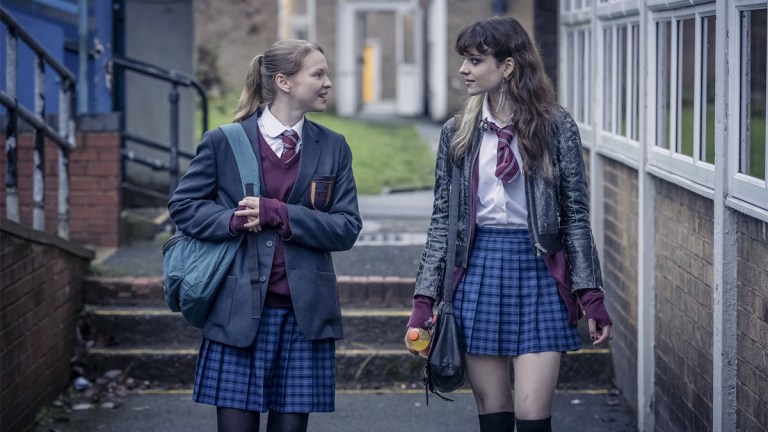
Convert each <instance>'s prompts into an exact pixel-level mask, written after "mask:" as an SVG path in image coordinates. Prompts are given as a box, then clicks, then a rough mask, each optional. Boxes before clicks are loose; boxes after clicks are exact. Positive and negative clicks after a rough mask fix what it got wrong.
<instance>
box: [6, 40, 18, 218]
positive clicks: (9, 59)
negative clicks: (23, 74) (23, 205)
mask: <svg viewBox="0 0 768 432" xmlns="http://www.w3.org/2000/svg"><path fill="white" fill-rule="evenodd" d="M5 47H6V54H5V87H6V91H7V92H8V97H10V98H11V99H13V100H16V72H17V71H16V68H17V67H18V65H17V61H16V59H17V47H18V40H17V38H16V33H15V32H14V31H13V30H11V29H9V30H8V34H7V35H6V38H5ZM17 132H18V118H17V116H16V108H10V107H9V108H8V123H7V125H6V128H5V161H6V166H5V214H6V217H7V218H8V219H9V220H12V221H14V222H19V193H18V185H19V176H18V166H17V163H18V148H17V145H16V144H17Z"/></svg>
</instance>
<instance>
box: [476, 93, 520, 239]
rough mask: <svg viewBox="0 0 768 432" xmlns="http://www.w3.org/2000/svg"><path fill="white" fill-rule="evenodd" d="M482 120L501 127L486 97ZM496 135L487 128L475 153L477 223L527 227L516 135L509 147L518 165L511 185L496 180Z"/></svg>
mask: <svg viewBox="0 0 768 432" xmlns="http://www.w3.org/2000/svg"><path fill="white" fill-rule="evenodd" d="M482 115H483V119H485V120H487V121H488V122H491V123H494V124H496V126H498V127H500V128H501V127H504V126H505V125H503V124H498V122H497V121H496V120H495V119H494V117H493V116H492V115H491V112H490V110H489V108H488V95H486V96H485V100H484V101H483V113H482ZM498 142H499V140H498V137H497V136H496V132H494V131H492V130H491V129H488V130H486V131H484V132H483V141H482V143H481V144H480V153H479V154H478V169H479V173H478V185H477V215H476V216H477V224H478V225H482V226H498V227H511V226H514V227H520V228H527V227H528V221H527V217H528V208H527V206H526V203H525V175H524V172H523V171H522V168H523V159H522V158H521V157H520V149H519V148H518V140H517V135H515V137H514V138H513V139H512V142H511V143H510V147H511V148H512V152H513V153H514V154H515V157H516V158H517V161H518V163H519V164H520V170H521V172H520V176H519V177H518V178H517V179H515V181H513V182H512V183H510V184H504V183H503V182H502V181H501V180H499V179H498V177H496V151H497V148H498Z"/></svg>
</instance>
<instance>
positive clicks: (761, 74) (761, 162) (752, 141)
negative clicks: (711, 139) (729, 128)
mask: <svg viewBox="0 0 768 432" xmlns="http://www.w3.org/2000/svg"><path fill="white" fill-rule="evenodd" d="M765 28H766V10H765V9H762V10H753V11H744V12H742V13H741V34H742V35H741V40H742V49H741V64H742V65H744V66H743V67H744V71H743V74H742V75H741V76H742V83H741V124H742V127H741V139H740V140H739V141H740V151H739V172H740V173H743V174H746V175H748V176H750V177H755V178H758V179H761V180H765V165H766V161H765V138H766V136H765V123H766V105H765V104H766V98H765V78H766V45H765V44H766V31H765Z"/></svg>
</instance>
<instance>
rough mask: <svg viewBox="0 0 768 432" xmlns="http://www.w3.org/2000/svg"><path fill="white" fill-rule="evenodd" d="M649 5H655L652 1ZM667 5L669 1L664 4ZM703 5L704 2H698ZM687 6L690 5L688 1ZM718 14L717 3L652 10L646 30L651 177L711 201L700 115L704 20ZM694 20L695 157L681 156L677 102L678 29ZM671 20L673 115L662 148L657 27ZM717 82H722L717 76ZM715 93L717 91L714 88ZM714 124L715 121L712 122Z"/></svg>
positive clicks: (710, 166) (711, 179) (710, 176)
mask: <svg viewBox="0 0 768 432" xmlns="http://www.w3.org/2000/svg"><path fill="white" fill-rule="evenodd" d="M649 3H652V2H651V1H649ZM664 3H665V5H666V4H667V2H664ZM699 3H702V2H699ZM685 4H690V3H689V2H685ZM712 15H715V2H708V3H705V4H701V5H697V6H691V7H686V8H679V9H673V10H667V9H664V10H658V11H652V12H651V14H650V16H649V19H648V26H649V27H651V26H652V29H649V30H648V31H647V34H648V43H647V50H648V51H647V62H648V68H649V69H648V70H650V71H653V73H650V74H648V80H647V84H646V85H647V88H646V96H647V106H648V116H647V126H646V127H647V131H649V133H648V134H647V136H646V140H647V141H648V145H647V146H646V151H647V152H648V166H647V168H646V169H647V170H648V171H649V172H651V173H652V174H654V175H656V176H658V177H661V178H664V179H665V180H667V181H671V182H673V183H675V184H678V185H681V186H683V187H685V188H687V189H689V190H692V191H694V192H696V193H699V194H701V195H704V196H706V197H709V198H713V196H714V187H715V185H714V169H715V167H714V165H713V164H710V163H708V162H705V161H703V160H701V158H700V153H701V152H700V149H701V147H700V146H701V125H700V123H701V116H700V109H701V104H702V101H701V99H702V95H701V76H702V64H701V63H702V56H701V45H702V36H701V21H702V17H705V16H712ZM690 18H694V19H695V25H694V28H695V30H694V32H695V43H694V50H695V54H694V74H695V75H694V76H695V78H694V98H693V109H694V114H693V115H694V125H693V157H691V156H687V155H684V154H682V153H679V150H678V147H679V145H678V141H679V137H680V128H679V125H678V117H679V113H678V111H679V107H678V102H677V99H678V97H677V94H678V78H677V77H679V71H678V57H679V56H678V47H679V45H680V44H679V39H678V29H679V23H680V22H681V21H682V20H685V19H690ZM667 21H671V25H670V38H671V39H672V46H671V55H670V58H671V59H672V64H671V65H670V76H672V77H675V79H673V80H672V82H671V83H670V91H669V94H670V95H671V101H670V108H669V112H670V113H674V115H671V116H670V119H669V131H668V133H669V140H670V142H669V144H670V145H669V147H670V148H662V147H659V146H658V145H656V130H657V129H656V128H657V107H658V104H657V92H656V84H657V82H656V77H657V71H658V67H657V64H658V56H657V50H656V47H657V25H658V24H659V23H661V22H667ZM722 55H723V54H722V53H716V56H718V58H722V57H721V56H722ZM717 79H722V77H718V78H717ZM712 90H714V89H712ZM710 120H711V121H714V119H710Z"/></svg>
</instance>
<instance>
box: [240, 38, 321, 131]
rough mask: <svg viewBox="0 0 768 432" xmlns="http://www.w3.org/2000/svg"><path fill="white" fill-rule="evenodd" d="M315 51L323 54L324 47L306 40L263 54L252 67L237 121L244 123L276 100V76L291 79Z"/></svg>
mask: <svg viewBox="0 0 768 432" xmlns="http://www.w3.org/2000/svg"><path fill="white" fill-rule="evenodd" d="M314 51H320V53H322V54H325V53H324V52H323V48H321V47H320V45H318V44H316V43H313V42H309V41H305V40H294V39H288V40H281V41H278V42H275V43H274V44H273V45H272V47H270V48H269V49H268V50H267V51H266V52H265V53H264V54H259V55H257V56H256V57H254V58H253V60H251V63H250V65H248V73H247V74H246V76H245V84H244V85H243V91H242V92H241V93H240V100H239V101H238V102H237V109H236V110H235V116H234V121H235V122H240V121H242V120H244V119H245V118H247V117H248V116H250V115H251V114H253V113H254V112H256V110H257V109H259V107H260V106H261V105H263V104H268V103H270V102H272V99H273V98H274V97H275V76H277V75H278V74H283V75H285V76H291V75H293V74H295V73H296V72H298V71H300V70H301V67H302V65H303V63H304V59H305V58H306V57H307V56H308V55H309V54H311V53H312V52H314Z"/></svg>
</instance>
